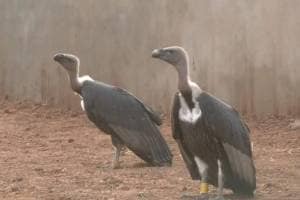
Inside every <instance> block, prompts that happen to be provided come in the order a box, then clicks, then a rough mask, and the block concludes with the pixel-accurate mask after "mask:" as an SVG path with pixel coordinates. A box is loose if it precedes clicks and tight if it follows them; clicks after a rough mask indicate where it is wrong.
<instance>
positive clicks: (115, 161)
mask: <svg viewBox="0 0 300 200" xmlns="http://www.w3.org/2000/svg"><path fill="white" fill-rule="evenodd" d="M114 149H115V152H114V155H113V162H112V168H113V169H117V168H119V167H120V161H119V159H120V152H121V147H120V146H115V147H114Z"/></svg>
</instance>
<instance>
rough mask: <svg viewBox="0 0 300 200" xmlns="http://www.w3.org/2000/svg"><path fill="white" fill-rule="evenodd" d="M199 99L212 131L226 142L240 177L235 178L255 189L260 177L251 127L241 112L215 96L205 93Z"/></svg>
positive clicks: (230, 158) (242, 184)
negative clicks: (254, 162) (254, 158)
mask: <svg viewBox="0 0 300 200" xmlns="http://www.w3.org/2000/svg"><path fill="white" fill-rule="evenodd" d="M198 101H199V105H200V108H201V110H202V117H204V118H205V123H206V126H207V127H208V131H209V132H210V134H211V135H213V136H214V137H216V138H217V139H218V141H220V142H221V144H222V145H223V147H224V150H225V152H226V154H227V157H228V161H229V163H230V167H231V170H232V172H233V173H234V175H235V177H238V180H235V181H236V182H237V184H240V185H241V188H245V189H246V188H247V189H250V190H252V191H253V190H254V189H255V187H256V178H255V167H254V164H253V161H252V151H251V144H250V139H249V129H248V127H247V126H246V125H245V123H244V122H243V121H242V120H241V118H240V116H239V114H238V112H237V111H235V110H234V109H233V108H232V107H231V106H229V105H227V104H225V103H224V102H222V101H221V100H219V99H217V98H215V97H213V96H212V95H210V94H207V93H205V92H203V93H202V94H201V95H200V96H199V98H198Z"/></svg>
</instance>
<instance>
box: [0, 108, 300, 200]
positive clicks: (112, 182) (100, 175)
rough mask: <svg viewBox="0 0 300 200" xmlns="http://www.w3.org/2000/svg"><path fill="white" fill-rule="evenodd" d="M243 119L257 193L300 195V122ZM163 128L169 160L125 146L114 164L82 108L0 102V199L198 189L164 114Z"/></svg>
mask: <svg viewBox="0 0 300 200" xmlns="http://www.w3.org/2000/svg"><path fill="white" fill-rule="evenodd" d="M247 122H248V125H249V126H250V128H251V130H252V134H251V138H252V141H253V143H254V159H255V163H256V168H257V193H256V199H272V200H275V199H278V200H287V199H294V200H296V199H300V130H290V129H289V128H288V124H289V122H290V121H289V119H286V118H267V119H265V120H259V121H257V120H253V119H252V120H247ZM161 130H162V132H163V134H164V136H165V137H166V139H167V141H168V143H169V145H170V147H171V150H172V152H173V154H174V161H173V166H172V167H162V168H153V167H147V166H146V165H145V164H144V163H143V162H142V161H141V160H140V159H139V158H138V157H136V156H134V155H133V154H132V153H131V152H128V151H127V152H126V153H125V155H123V156H122V158H121V160H122V163H121V165H122V168H121V169H117V170H113V169H111V158H112V146H111V142H110V138H109V137H108V136H107V135H104V134H103V133H101V132H100V131H99V130H98V129H96V128H95V127H94V126H93V125H92V124H91V123H90V122H89V121H88V120H87V118H86V116H85V115H84V114H83V113H82V112H71V111H65V110H62V109H58V108H51V107H49V106H41V105H34V104H29V103H19V104H11V103H7V102H3V103H1V102H0V199H1V200H2V199H24V200H27V199H41V200H50V199H53V200H85V199H89V200H90V199H103V200H104V199H107V200H126V199H127V200H135V199H139V200H161V199H163V200H164V199H170V200H173V199H180V197H181V196H182V195H183V194H197V192H198V187H199V182H198V181H192V180H191V179H190V177H189V175H188V172H187V170H186V168H185V166H184V163H183V161H182V158H181V157H180V154H179V151H178V148H177V145H176V144H175V142H174V141H173V139H172V138H171V133H170V127H169V125H168V122H166V123H165V125H164V126H162V128H161ZM211 189H212V192H214V190H215V189H214V188H211ZM230 198H231V197H230V196H227V199H230Z"/></svg>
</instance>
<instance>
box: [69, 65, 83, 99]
mask: <svg viewBox="0 0 300 200" xmlns="http://www.w3.org/2000/svg"><path fill="white" fill-rule="evenodd" d="M67 72H68V74H69V79H70V84H71V88H72V89H73V90H74V91H75V92H77V93H78V94H80V93H81V87H82V83H81V82H80V81H79V66H78V65H76V66H75V67H74V70H72V71H71V70H67Z"/></svg>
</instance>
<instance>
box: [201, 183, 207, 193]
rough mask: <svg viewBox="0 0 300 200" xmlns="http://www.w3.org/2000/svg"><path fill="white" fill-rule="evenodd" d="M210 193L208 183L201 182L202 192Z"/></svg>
mask: <svg viewBox="0 0 300 200" xmlns="http://www.w3.org/2000/svg"><path fill="white" fill-rule="evenodd" d="M204 193H208V184H207V183H200V194H204Z"/></svg>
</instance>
